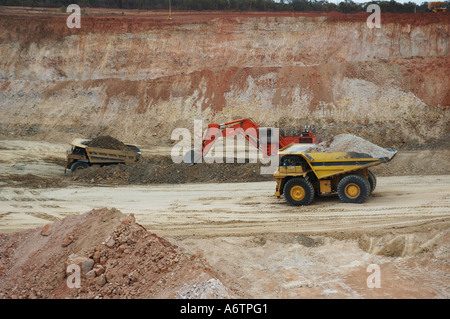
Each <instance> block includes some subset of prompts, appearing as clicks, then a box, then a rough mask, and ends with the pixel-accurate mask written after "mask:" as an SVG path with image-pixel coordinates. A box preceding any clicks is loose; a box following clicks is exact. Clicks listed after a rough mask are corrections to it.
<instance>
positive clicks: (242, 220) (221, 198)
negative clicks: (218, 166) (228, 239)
mask: <svg viewBox="0 0 450 319" xmlns="http://www.w3.org/2000/svg"><path fill="white" fill-rule="evenodd" d="M274 186H275V185H274V182H259V183H238V184H231V183H230V184H190V185H187V184H182V185H167V186H166V185H164V186H127V187H95V186H94V187H81V186H74V187H66V188H57V189H52V188H49V189H35V190H29V189H22V188H3V189H2V191H1V203H0V205H1V206H0V211H1V212H2V215H1V219H2V221H3V222H2V223H1V226H0V232H13V231H17V230H19V229H24V228H29V227H34V226H41V225H44V224H46V223H48V222H49V221H52V220H56V219H59V218H61V217H64V216H66V215H70V214H77V213H80V212H85V211H86V210H89V209H90V208H92V207H116V208H118V209H120V210H121V211H123V212H124V213H127V214H128V213H134V214H135V215H136V218H137V220H138V221H139V222H140V223H141V224H143V225H144V226H145V227H147V228H148V229H149V230H150V231H152V232H155V233H157V234H159V235H161V236H172V237H173V236H187V237H191V236H201V237H217V236H249V235H263V234H266V235H267V234H279V233H305V234H327V233H333V232H341V231H346V232H348V231H351V232H354V231H378V232H381V233H384V232H386V231H390V230H391V229H393V228H403V227H409V226H421V225H424V224H439V223H444V224H447V223H448V222H449V217H450V216H449V211H450V202H449V198H450V195H449V193H448V189H449V187H450V178H449V177H448V176H417V177H410V176H405V177H383V178H379V182H378V186H377V190H376V192H375V193H374V194H373V196H372V197H371V198H369V200H368V201H367V202H366V203H364V204H362V205H348V204H342V203H341V202H340V201H339V200H338V199H337V198H336V197H330V198H319V199H317V200H315V201H314V203H313V204H312V205H311V206H308V207H300V208H297V207H291V206H288V205H286V203H285V202H284V200H283V199H277V198H275V197H274V196H273V192H274Z"/></svg>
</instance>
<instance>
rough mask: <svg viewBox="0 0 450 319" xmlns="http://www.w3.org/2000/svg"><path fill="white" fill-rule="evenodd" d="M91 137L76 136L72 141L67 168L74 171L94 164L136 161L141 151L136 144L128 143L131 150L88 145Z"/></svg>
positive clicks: (102, 164) (103, 164) (104, 164)
mask: <svg viewBox="0 0 450 319" xmlns="http://www.w3.org/2000/svg"><path fill="white" fill-rule="evenodd" d="M88 141H90V140H89V139H81V138H76V139H74V140H72V142H71V143H70V145H71V147H72V148H71V150H70V152H69V153H68V154H67V163H66V169H70V171H71V172H74V171H75V170H77V169H82V168H87V167H89V166H92V165H101V166H106V165H111V166H112V165H116V164H129V163H133V162H136V161H137V160H138V159H139V156H140V155H141V151H140V150H139V148H138V147H136V146H134V145H128V144H127V145H126V146H127V147H128V148H129V150H114V149H106V148H98V147H90V146H87V145H86V143H87V142H88Z"/></svg>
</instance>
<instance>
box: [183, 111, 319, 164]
mask: <svg viewBox="0 0 450 319" xmlns="http://www.w3.org/2000/svg"><path fill="white" fill-rule="evenodd" d="M263 129H264V130H267V131H266V132H265V133H264V134H262V133H261V132H262V131H263ZM271 130H272V128H262V127H261V126H260V125H258V124H257V123H255V122H254V121H253V120H251V119H249V118H242V119H239V120H234V121H230V122H225V123H222V124H216V123H213V124H209V125H208V128H207V129H206V131H205V133H204V134H203V138H202V144H201V149H196V148H194V149H192V150H190V151H189V152H187V153H186V154H185V156H184V162H185V163H186V164H188V165H194V164H196V163H199V162H200V160H201V159H202V157H203V156H205V155H206V154H208V152H209V150H210V149H211V147H212V146H213V144H214V143H215V141H216V140H217V139H218V138H220V137H232V136H236V135H242V136H243V137H244V138H245V139H247V140H248V141H249V143H250V144H252V145H253V146H254V147H256V148H257V149H259V150H260V151H261V152H262V154H263V157H268V156H271V155H274V153H275V152H276V151H277V150H278V149H279V148H282V147H285V146H287V145H289V144H292V143H302V142H303V143H317V142H316V138H315V134H314V133H313V132H312V131H311V130H306V129H305V130H303V132H302V133H300V134H299V135H295V136H289V137H285V136H283V135H282V134H280V135H279V138H278V140H277V141H273V143H272V141H271V135H272V132H271ZM263 136H265V137H266V138H265V139H264V140H263V141H261V139H262V137H263Z"/></svg>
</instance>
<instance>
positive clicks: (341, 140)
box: [308, 134, 395, 158]
mask: <svg viewBox="0 0 450 319" xmlns="http://www.w3.org/2000/svg"><path fill="white" fill-rule="evenodd" d="M308 152H310V153H314V152H327V153H331V152H355V153H363V154H367V155H369V156H370V157H374V158H385V157H387V158H391V157H392V156H394V154H395V153H394V152H391V151H389V150H387V149H385V148H382V147H379V146H378V145H375V144H373V143H371V142H369V141H366V140H365V139H363V138H361V137H358V136H355V135H352V134H339V135H336V136H335V137H333V138H331V139H330V140H328V141H324V142H322V143H319V144H318V145H317V146H314V147H311V148H309V149H308Z"/></svg>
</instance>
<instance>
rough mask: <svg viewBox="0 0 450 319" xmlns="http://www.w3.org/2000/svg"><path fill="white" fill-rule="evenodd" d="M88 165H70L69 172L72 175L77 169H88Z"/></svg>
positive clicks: (81, 163)
mask: <svg viewBox="0 0 450 319" xmlns="http://www.w3.org/2000/svg"><path fill="white" fill-rule="evenodd" d="M88 167H89V165H88V164H87V163H84V162H75V163H73V164H72V166H71V167H70V171H71V172H72V173H73V172H75V171H76V170H78V169H83V168H88Z"/></svg>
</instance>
